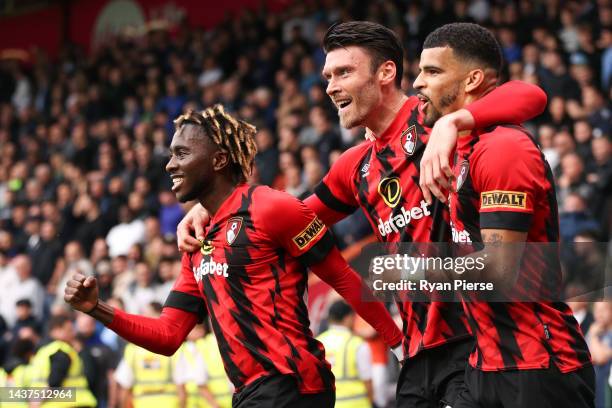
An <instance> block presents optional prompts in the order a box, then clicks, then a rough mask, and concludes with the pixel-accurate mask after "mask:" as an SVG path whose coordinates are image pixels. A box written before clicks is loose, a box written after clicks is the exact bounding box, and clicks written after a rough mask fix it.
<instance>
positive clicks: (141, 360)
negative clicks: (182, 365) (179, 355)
mask: <svg viewBox="0 0 612 408" xmlns="http://www.w3.org/2000/svg"><path fill="white" fill-rule="evenodd" d="M123 358H124V359H125V362H126V363H127V364H128V365H129V366H130V368H131V369H132V372H133V373H134V385H133V386H132V399H133V404H134V408H145V407H147V408H148V407H154V408H155V407H160V408H175V407H178V406H179V398H178V394H177V387H176V384H174V380H173V376H172V372H173V370H174V357H166V356H162V355H160V354H155V353H153V352H152V351H149V350H145V349H143V348H141V347H138V346H136V345H135V344H131V343H130V344H128V345H127V346H126V347H125V351H124V355H123Z"/></svg>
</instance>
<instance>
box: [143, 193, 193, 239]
mask: <svg viewBox="0 0 612 408" xmlns="http://www.w3.org/2000/svg"><path fill="white" fill-rule="evenodd" d="M159 203H160V208H159V232H160V233H161V234H162V235H167V234H171V235H174V234H176V226H177V225H178V223H179V222H180V221H181V220H182V219H183V216H184V215H185V212H184V211H183V207H181V205H180V204H179V202H178V200H177V199H176V196H175V195H174V194H173V193H172V192H170V191H161V192H160V193H159ZM147 242H151V241H149V240H148V241H147Z"/></svg>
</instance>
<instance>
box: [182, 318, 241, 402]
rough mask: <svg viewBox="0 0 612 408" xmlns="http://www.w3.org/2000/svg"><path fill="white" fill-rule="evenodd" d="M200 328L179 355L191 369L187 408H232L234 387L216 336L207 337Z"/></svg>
mask: <svg viewBox="0 0 612 408" xmlns="http://www.w3.org/2000/svg"><path fill="white" fill-rule="evenodd" d="M204 334H205V331H204V328H203V326H202V325H196V326H195V327H194V328H193V330H192V331H191V333H189V335H188V336H187V341H186V342H185V343H183V345H182V346H181V348H180V349H179V351H178V354H180V357H181V359H184V361H185V362H186V365H187V366H188V369H189V381H188V382H187V384H185V388H186V390H187V408H217V407H220V408H230V407H231V406H232V394H233V385H232V384H231V383H230V381H229V379H228V378H227V375H226V374H225V369H224V368H223V361H222V360H221V354H220V353H219V347H218V345H217V340H216V339H215V336H214V334H212V333H210V334H208V335H206V336H204Z"/></svg>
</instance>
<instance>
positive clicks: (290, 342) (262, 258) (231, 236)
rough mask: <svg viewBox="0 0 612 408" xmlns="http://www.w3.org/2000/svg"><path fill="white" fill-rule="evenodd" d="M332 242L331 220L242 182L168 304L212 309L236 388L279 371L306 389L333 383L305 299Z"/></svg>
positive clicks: (186, 262) (189, 257)
mask: <svg viewBox="0 0 612 408" xmlns="http://www.w3.org/2000/svg"><path fill="white" fill-rule="evenodd" d="M333 247H334V241H333V238H332V236H331V234H330V233H329V231H328V230H327V228H326V226H325V225H324V224H323V223H322V222H321V221H320V220H319V219H318V218H317V217H316V216H315V215H314V213H313V212H312V211H311V210H310V209H308V208H307V207H306V206H305V205H304V204H303V203H301V202H300V201H298V200H297V199H295V198H294V197H292V196H290V195H288V194H286V193H283V192H279V191H276V190H272V189H270V188H268V187H265V186H250V185H247V184H241V185H239V186H238V187H237V188H236V189H235V191H233V192H232V194H231V195H230V196H229V197H228V198H227V199H226V200H225V201H224V203H223V204H222V206H221V207H220V208H219V211H218V212H217V213H216V214H215V215H214V217H213V218H212V219H211V221H210V224H209V225H208V226H207V228H206V236H205V240H204V244H203V246H202V249H201V250H200V251H199V252H196V253H191V254H185V255H184V256H183V269H182V273H181V276H180V277H179V278H178V279H177V281H176V283H175V286H174V288H173V291H172V292H171V294H170V296H169V297H168V300H167V301H166V304H165V306H171V307H176V308H179V309H184V310H198V309H200V310H202V311H204V310H206V311H207V312H208V314H209V316H210V319H211V323H212V329H213V331H214V333H215V336H216V338H217V342H218V344H219V349H220V352H221V357H222V359H223V363H224V366H225V370H226V372H227V375H228V377H229V378H230V380H231V381H232V382H233V383H234V385H235V386H236V388H237V389H238V390H239V389H241V388H242V387H243V386H245V385H248V384H250V383H252V382H253V381H254V380H256V379H258V378H260V377H264V376H269V375H277V374H289V375H292V376H294V377H295V378H296V379H297V382H298V385H299V389H300V392H302V393H315V392H320V391H323V390H330V389H333V388H334V377H333V374H332V372H331V368H330V366H329V364H328V363H327V362H326V361H325V352H324V349H323V346H322V344H321V343H320V342H318V341H317V340H316V339H315V338H314V337H313V333H312V332H311V330H310V321H309V318H308V311H307V309H306V304H305V302H304V297H305V292H306V284H307V275H306V266H308V265H314V264H316V263H318V262H321V260H323V259H324V258H325V256H326V255H327V254H328V253H329V252H330V250H331V249H332V248H333ZM198 303H199V304H198Z"/></svg>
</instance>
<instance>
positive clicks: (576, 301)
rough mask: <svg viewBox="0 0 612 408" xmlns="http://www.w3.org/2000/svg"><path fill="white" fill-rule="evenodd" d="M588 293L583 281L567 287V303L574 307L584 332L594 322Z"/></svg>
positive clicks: (584, 332)
mask: <svg viewBox="0 0 612 408" xmlns="http://www.w3.org/2000/svg"><path fill="white" fill-rule="evenodd" d="M586 293H587V289H586V288H585V286H584V285H582V284H581V283H571V284H569V285H568V286H567V287H566V289H565V297H566V299H567V304H568V306H569V307H570V308H571V309H572V313H573V314H574V317H575V318H576V321H577V322H578V324H579V325H580V330H582V333H583V334H586V333H588V332H589V329H590V327H591V324H592V323H593V313H591V310H590V309H589V306H590V303H589V302H587V301H586V299H588V297H587V296H586Z"/></svg>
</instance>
